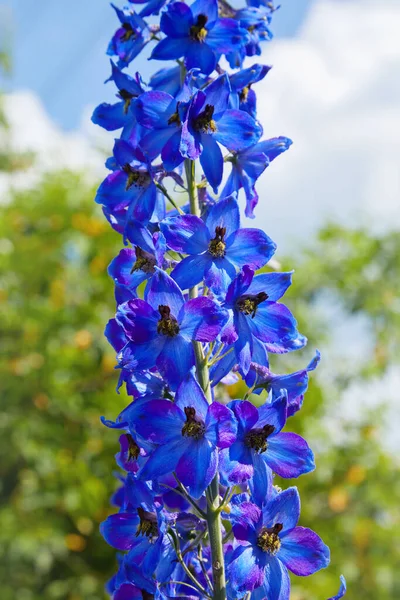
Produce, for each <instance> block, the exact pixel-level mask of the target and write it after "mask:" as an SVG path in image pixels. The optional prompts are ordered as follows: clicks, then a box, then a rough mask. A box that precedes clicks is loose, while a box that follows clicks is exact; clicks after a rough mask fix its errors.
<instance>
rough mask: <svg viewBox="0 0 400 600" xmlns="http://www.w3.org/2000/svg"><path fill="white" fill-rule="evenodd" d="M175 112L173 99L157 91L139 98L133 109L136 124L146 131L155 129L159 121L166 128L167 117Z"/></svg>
mask: <svg viewBox="0 0 400 600" xmlns="http://www.w3.org/2000/svg"><path fill="white" fill-rule="evenodd" d="M175 111H176V100H175V98H173V97H172V96H171V95H170V94H167V93H166V92H162V91H158V90H155V91H152V92H146V93H145V94H142V95H141V96H139V98H138V99H137V100H136V102H135V104H134V109H133V112H134V114H135V115H136V118H137V120H138V122H139V123H140V124H141V125H143V126H144V127H147V128H148V129H153V128H154V127H157V126H158V124H159V122H160V121H161V123H162V125H163V126H167V125H168V119H169V117H170V116H171V115H172V114H173V113H174V112H175Z"/></svg>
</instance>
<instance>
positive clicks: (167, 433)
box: [129, 400, 186, 444]
mask: <svg viewBox="0 0 400 600" xmlns="http://www.w3.org/2000/svg"><path fill="white" fill-rule="evenodd" d="M129 420H130V424H131V427H132V428H134V429H135V431H137V433H138V434H139V435H140V436H141V437H143V438H144V439H145V440H147V441H149V442H154V443H155V444H166V443H169V442H172V441H173V440H175V439H181V438H182V427H183V425H184V423H185V421H186V418H185V414H184V412H183V411H182V410H181V409H180V408H178V406H177V405H176V404H175V403H174V402H171V401H170V400H142V401H140V400H138V401H137V402H135V403H134V404H133V406H132V409H131V411H130V413H129Z"/></svg>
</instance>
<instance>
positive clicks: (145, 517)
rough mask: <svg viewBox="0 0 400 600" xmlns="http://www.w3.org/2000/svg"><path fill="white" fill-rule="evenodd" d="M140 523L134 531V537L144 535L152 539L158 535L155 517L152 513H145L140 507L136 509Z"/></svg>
mask: <svg viewBox="0 0 400 600" xmlns="http://www.w3.org/2000/svg"><path fill="white" fill-rule="evenodd" d="M137 511H138V515H139V519H140V523H139V526H138V528H137V530H136V537H138V536H139V535H145V536H146V537H148V538H150V539H151V538H152V537H155V536H157V535H158V525H157V517H156V515H155V514H154V513H151V512H147V510H144V509H143V508H142V507H139V508H138V509H137Z"/></svg>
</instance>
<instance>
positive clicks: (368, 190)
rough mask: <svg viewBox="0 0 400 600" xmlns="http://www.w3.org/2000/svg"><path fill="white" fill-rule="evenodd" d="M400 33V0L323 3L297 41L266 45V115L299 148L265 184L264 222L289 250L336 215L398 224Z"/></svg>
mask: <svg viewBox="0 0 400 600" xmlns="http://www.w3.org/2000/svg"><path fill="white" fill-rule="evenodd" d="M282 5H283V6H282V8H281V10H285V5H284V3H282ZM399 31H400V2H398V0H380V1H379V2H375V1H373V0H346V1H345V2H342V1H340V0H318V2H316V3H315V4H314V6H313V8H312V9H311V10H310V12H309V15H308V17H307V20H306V22H305V23H304V26H303V28H302V30H301V32H300V34H299V36H298V37H297V38H295V39H292V40H277V41H275V42H273V43H272V44H271V45H269V46H267V47H266V50H265V52H264V55H263V57H262V59H263V61H264V62H267V63H269V64H272V65H273V66H274V68H273V69H272V71H271V72H270V73H269V74H268V75H267V77H266V79H265V80H264V81H263V82H261V83H260V84H258V87H257V88H256V91H257V93H258V98H259V118H260V120H261V122H262V124H263V126H264V131H265V136H266V137H272V136H275V135H287V136H288V137H290V138H292V139H293V141H294V144H293V146H292V147H291V149H290V150H289V151H288V152H287V153H286V154H285V155H284V156H283V157H280V158H278V159H277V160H276V162H274V163H273V165H271V167H270V168H269V169H267V171H266V172H265V173H264V175H263V177H262V179H261V181H260V182H259V185H258V190H259V193H260V197H261V199H260V204H259V208H258V211H257V213H256V214H257V219H256V223H257V225H258V226H259V227H262V228H265V229H266V230H267V232H268V233H269V234H270V235H271V237H273V239H275V240H276V241H277V242H278V245H279V246H281V249H282V248H283V249H284V250H286V249H288V248H293V247H294V244H295V242H296V240H297V239H299V238H302V239H307V238H308V236H309V234H310V233H311V232H313V231H315V230H316V228H317V227H318V226H320V225H321V224H322V223H323V222H324V221H326V218H328V217H333V218H336V219H338V220H340V221H341V222H345V223H347V224H354V225H358V224H361V223H364V224H367V225H370V226H373V227H375V228H387V227H391V226H392V227H398V226H399V225H400V210H399V206H400V168H399V156H400V77H399V73H400V44H399ZM253 226H254V221H253Z"/></svg>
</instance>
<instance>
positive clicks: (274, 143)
mask: <svg viewBox="0 0 400 600" xmlns="http://www.w3.org/2000/svg"><path fill="white" fill-rule="evenodd" d="M291 144H292V141H291V140H289V138H285V137H277V138H271V139H270V140H264V141H262V142H258V143H257V144H255V145H254V146H251V147H250V148H246V149H245V150H242V151H239V152H234V153H232V156H230V157H229V158H228V160H229V162H231V164H232V171H231V173H230V175H229V177H228V180H227V182H226V184H225V187H224V189H223V191H222V194H221V196H222V197H224V196H229V195H230V194H232V193H233V192H235V191H238V190H240V189H241V188H243V189H244V191H245V194H246V210H245V214H246V217H250V218H254V209H255V207H256V206H257V204H258V194H257V192H256V190H255V184H256V182H257V179H258V178H259V177H260V175H261V174H262V173H263V172H264V171H265V169H266V168H267V167H268V165H269V164H270V163H271V162H272V161H273V160H274V159H275V158H276V157H277V156H279V155H280V154H282V152H285V150H288V148H289V147H290V146H291Z"/></svg>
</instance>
